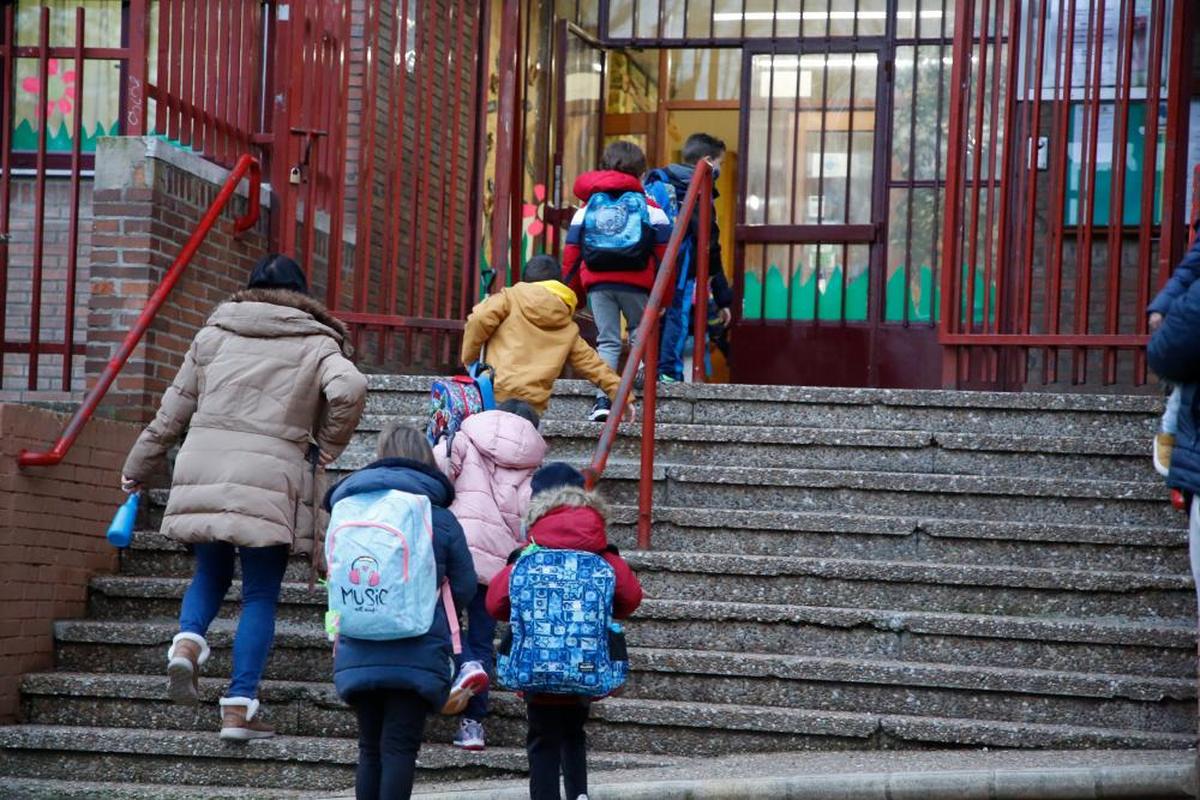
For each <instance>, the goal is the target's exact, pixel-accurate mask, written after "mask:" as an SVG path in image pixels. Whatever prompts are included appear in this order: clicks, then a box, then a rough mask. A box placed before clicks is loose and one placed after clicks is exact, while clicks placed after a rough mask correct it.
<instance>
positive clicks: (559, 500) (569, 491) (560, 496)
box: [525, 486, 608, 527]
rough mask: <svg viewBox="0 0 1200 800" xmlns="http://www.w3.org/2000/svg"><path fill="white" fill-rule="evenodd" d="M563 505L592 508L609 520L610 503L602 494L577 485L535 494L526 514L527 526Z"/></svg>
mask: <svg viewBox="0 0 1200 800" xmlns="http://www.w3.org/2000/svg"><path fill="white" fill-rule="evenodd" d="M562 506H571V507H574V508H592V509H595V510H596V512H597V513H599V514H600V516H601V517H603V518H604V519H605V520H606V521H607V520H608V503H606V502H604V498H602V497H601V496H600V495H598V494H596V493H595V492H588V491H585V490H583V489H580V488H577V487H575V486H562V487H559V488H558V489H550V490H548V491H545V492H540V493H539V494H535V495H534V496H533V499H532V500H530V501H529V511H528V512H527V513H526V514H525V525H526V527H531V526H532V525H533V523H535V522H537V521H538V520H539V519H541V518H542V517H544V516H546V515H547V514H549V513H550V512H551V511H553V510H554V509H556V508H560V507H562Z"/></svg>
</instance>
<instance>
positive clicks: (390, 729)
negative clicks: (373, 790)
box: [379, 691, 429, 800]
mask: <svg viewBox="0 0 1200 800" xmlns="http://www.w3.org/2000/svg"><path fill="white" fill-rule="evenodd" d="M383 695H384V699H383V703H382V705H383V733H382V736H381V737H380V751H381V754H382V761H383V765H382V768H381V770H380V776H379V797H380V800H384V798H386V799H387V800H392V798H397V799H398V800H408V798H409V797H410V796H412V788H413V779H414V777H415V776H416V771H417V751H418V750H420V749H421V735H422V734H423V733H424V732H425V715H426V713H427V712H428V710H429V708H428V706H427V705H426V704H425V700H424V699H422V697H421V696H420V695H419V694H417V693H416V692H409V691H387V692H383Z"/></svg>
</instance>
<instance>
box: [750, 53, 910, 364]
mask: <svg viewBox="0 0 1200 800" xmlns="http://www.w3.org/2000/svg"><path fill="white" fill-rule="evenodd" d="M744 58H745V62H744V65H743V78H742V81H743V94H742V142H741V149H742V163H743V166H742V184H741V190H740V200H741V202H740V204H739V205H740V209H739V224H738V226H737V230H736V241H737V255H738V258H737V273H736V279H737V287H738V294H739V297H740V299H741V302H740V308H739V311H740V315H739V319H738V327H737V333H736V334H735V335H734V337H733V341H734V356H733V365H734V379H735V380H738V381H746V382H760V381H761V382H769V383H797V384H826V385H847V386H869V385H872V383H873V374H872V373H873V370H872V360H873V359H872V349H873V342H872V339H873V331H874V328H875V327H876V326H875V325H874V324H873V323H874V322H875V321H876V318H877V317H878V309H877V306H878V303H877V302H876V299H875V296H876V294H877V291H876V290H877V283H878V276H877V273H878V269H877V267H878V262H879V256H880V253H879V252H878V251H879V231H880V228H881V225H880V217H881V213H882V209H881V208H880V206H881V203H880V201H879V198H878V197H877V194H878V189H879V185H880V184H879V181H880V179H881V178H882V175H881V174H880V173H881V172H882V169H881V167H880V166H879V165H880V164H883V163H886V161H885V160H884V158H883V157H881V154H880V150H881V148H883V147H885V146H886V141H885V139H886V136H885V135H884V134H883V130H884V129H885V122H886V114H885V113H884V109H883V108H882V105H883V98H885V97H886V96H887V95H886V94H885V87H884V86H883V85H882V84H883V82H884V80H885V78H884V73H883V70H882V69H881V63H882V59H881V55H880V53H879V51H877V50H861V49H860V50H852V51H851V50H837V49H832V48H828V47H822V48H821V49H810V48H808V47H804V48H801V49H797V50H793V51H788V52H780V51H779V50H778V49H774V50H772V51H761V50H760V51H754V50H749V51H747V52H746V53H745V56H744Z"/></svg>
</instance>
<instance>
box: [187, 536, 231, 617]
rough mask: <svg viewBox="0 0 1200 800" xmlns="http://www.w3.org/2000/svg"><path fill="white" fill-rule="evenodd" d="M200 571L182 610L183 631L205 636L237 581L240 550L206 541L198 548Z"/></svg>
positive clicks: (196, 546) (225, 543)
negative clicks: (235, 568)
mask: <svg viewBox="0 0 1200 800" xmlns="http://www.w3.org/2000/svg"><path fill="white" fill-rule="evenodd" d="M194 550H195V554H196V571H195V572H194V573H193V575H192V582H191V584H189V585H188V588H187V591H186V592H185V593H184V595H183V604H182V605H181V606H180V609H179V630H180V631H182V632H184V633H194V634H197V635H199V636H204V635H206V634H207V633H208V626H209V625H211V624H212V621H213V620H214V619H215V618H216V616H217V612H219V611H220V610H221V603H222V601H224V599H225V593H226V592H227V591H229V585H230V584H231V583H232V582H233V565H234V560H235V558H236V556H237V548H235V547H234V546H233V545H231V544H229V543H227V542H202V543H201V544H197V545H195V547H194Z"/></svg>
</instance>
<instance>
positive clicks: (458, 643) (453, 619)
mask: <svg viewBox="0 0 1200 800" xmlns="http://www.w3.org/2000/svg"><path fill="white" fill-rule="evenodd" d="M442 605H443V606H445V608H446V622H448V623H449V624H450V642H451V644H452V645H453V648H454V655H456V656H458V655H462V628H460V627H459V625H458V612H457V611H456V610H455V609H454V595H453V594H451V593H450V579H449V578H447V579H446V580H444V581H442Z"/></svg>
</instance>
